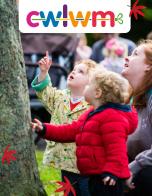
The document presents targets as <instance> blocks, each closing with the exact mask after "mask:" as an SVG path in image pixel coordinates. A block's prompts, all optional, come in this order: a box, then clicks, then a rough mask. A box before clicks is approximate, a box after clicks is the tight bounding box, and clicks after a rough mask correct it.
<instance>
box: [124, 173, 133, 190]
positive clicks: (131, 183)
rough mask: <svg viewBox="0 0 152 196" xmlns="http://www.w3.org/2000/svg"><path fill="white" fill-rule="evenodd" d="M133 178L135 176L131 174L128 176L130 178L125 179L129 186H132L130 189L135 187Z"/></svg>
mask: <svg viewBox="0 0 152 196" xmlns="http://www.w3.org/2000/svg"><path fill="white" fill-rule="evenodd" d="M132 179H133V176H132V175H131V176H130V178H128V179H127V180H126V181H125V184H126V185H127V187H128V188H130V189H134V188H135V185H134V183H133V182H132Z"/></svg>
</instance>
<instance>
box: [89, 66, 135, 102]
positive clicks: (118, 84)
mask: <svg viewBox="0 0 152 196" xmlns="http://www.w3.org/2000/svg"><path fill="white" fill-rule="evenodd" d="M93 79H94V80H95V83H96V85H97V87H99V88H100V89H101V90H102V97H101V99H102V102H103V104H105V103H108V102H113V103H123V104H124V103H128V100H129V98H130V95H131V92H132V88H131V86H130V85H129V82H128V81H127V80H126V79H125V78H123V77H122V76H121V75H119V74H117V73H114V72H112V71H107V70H104V69H103V70H99V71H95V73H93Z"/></svg>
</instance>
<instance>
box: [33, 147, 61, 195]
mask: <svg viewBox="0 0 152 196" xmlns="http://www.w3.org/2000/svg"><path fill="white" fill-rule="evenodd" d="M36 159H37V162H38V169H39V172H40V179H41V181H42V183H43V186H44V188H45V191H46V192H47V194H48V196H59V195H61V193H60V194H59V193H55V190H56V189H57V188H58V185H57V183H56V181H61V178H60V171H59V170H57V169H54V168H51V167H48V166H44V165H43V164H42V159H43V152H42V151H36Z"/></svg>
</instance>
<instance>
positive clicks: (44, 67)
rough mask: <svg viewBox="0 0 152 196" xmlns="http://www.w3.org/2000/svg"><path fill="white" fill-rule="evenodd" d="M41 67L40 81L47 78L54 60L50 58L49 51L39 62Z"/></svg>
mask: <svg viewBox="0 0 152 196" xmlns="http://www.w3.org/2000/svg"><path fill="white" fill-rule="evenodd" d="M38 64H39V68H40V74H39V76H38V82H41V81H42V80H44V79H45V77H46V75H47V73H48V71H49V69H50V67H51V64H52V60H50V59H49V53H48V51H46V56H45V57H44V58H42V59H41V60H40V61H39V62H38Z"/></svg>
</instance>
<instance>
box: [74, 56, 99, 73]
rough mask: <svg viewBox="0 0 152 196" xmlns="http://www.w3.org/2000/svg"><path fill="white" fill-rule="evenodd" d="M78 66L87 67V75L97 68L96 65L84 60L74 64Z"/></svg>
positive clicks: (93, 62) (89, 60) (91, 61)
mask: <svg viewBox="0 0 152 196" xmlns="http://www.w3.org/2000/svg"><path fill="white" fill-rule="evenodd" d="M78 64H84V65H85V66H86V67H87V74H90V72H92V71H94V70H95V69H96V68H97V66H98V64H97V63H96V62H95V61H93V60H91V59H84V60H80V61H77V62H76V63H75V65H78Z"/></svg>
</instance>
